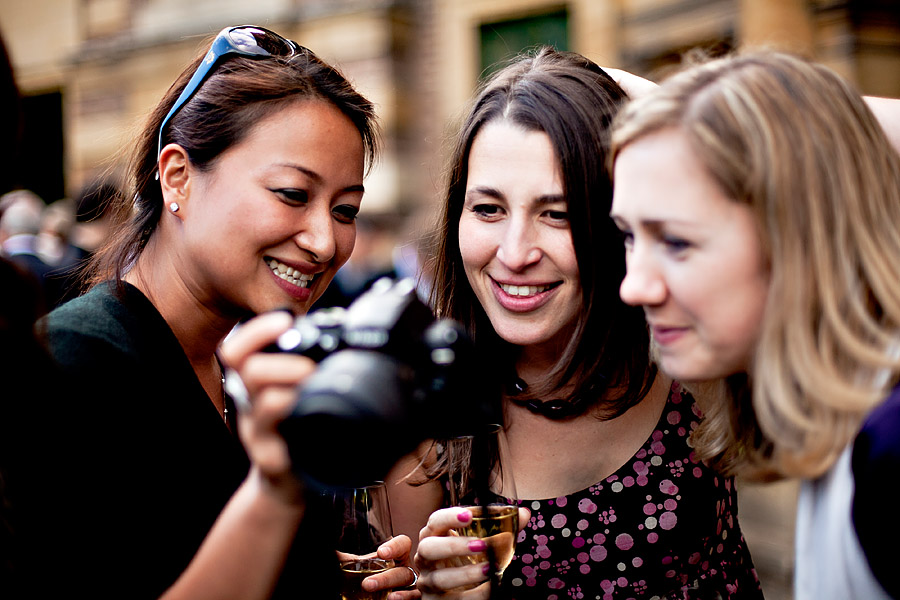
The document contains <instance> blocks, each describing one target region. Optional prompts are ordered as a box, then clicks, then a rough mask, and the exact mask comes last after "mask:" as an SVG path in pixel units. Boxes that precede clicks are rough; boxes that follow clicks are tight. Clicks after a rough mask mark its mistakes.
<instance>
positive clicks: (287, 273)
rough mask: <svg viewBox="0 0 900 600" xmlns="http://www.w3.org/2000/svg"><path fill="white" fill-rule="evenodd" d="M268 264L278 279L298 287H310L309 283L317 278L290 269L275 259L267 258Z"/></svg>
mask: <svg viewBox="0 0 900 600" xmlns="http://www.w3.org/2000/svg"><path fill="white" fill-rule="evenodd" d="M266 264H267V265H269V268H270V269H272V273H274V274H275V276H276V277H279V278H280V279H282V280H284V281H287V282H288V283H290V284H291V285H295V286H297V287H301V288H305V287H309V283H310V282H311V281H312V280H313V278H314V277H315V275H314V274H307V273H301V272H300V271H298V270H297V269H295V268H293V267H290V266H288V265H286V264H284V263H283V262H279V261H277V260H275V259H274V258H267V259H266Z"/></svg>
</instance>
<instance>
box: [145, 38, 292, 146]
mask: <svg viewBox="0 0 900 600" xmlns="http://www.w3.org/2000/svg"><path fill="white" fill-rule="evenodd" d="M302 52H309V51H308V50H307V49H306V48H304V47H303V46H301V45H299V44H297V43H296V42H294V41H292V40H289V39H287V38H283V37H281V36H280V35H278V34H277V33H275V32H274V31H269V30H268V29H265V28H263V27H258V26H256V25H239V26H237V27H226V28H225V29H223V30H222V31H220V32H219V35H217V36H216V39H214V40H213V43H212V46H211V47H210V49H209V52H207V53H206V56H205V57H204V58H203V62H201V63H200V66H199V67H197V70H196V71H195V72H194V74H193V76H191V80H190V81H188V83H187V85H186V86H184V90H183V91H182V92H181V95H180V96H178V99H177V100H176V101H175V104H173V105H172V108H171V109H170V110H169V114H167V115H166V118H165V119H163V120H162V124H161V125H160V126H159V141H158V142H157V150H156V156H157V158H159V155H160V154H162V138H163V131H164V130H165V128H166V125H168V124H169V121H170V120H171V119H172V117H173V116H174V115H175V113H177V112H178V111H179V110H181V107H183V106H184V105H185V104H186V103H187V101H188V100H190V99H191V97H192V96H193V95H194V93H195V92H196V91H197V90H198V89H199V88H200V86H201V85H202V84H203V82H204V81H206V78H207V77H209V74H210V73H212V72H213V69H215V68H216V67H217V66H218V65H219V63H221V62H222V61H223V60H224V59H225V58H227V57H229V56H232V55H235V54H236V55H239V56H246V57H247V58H268V57H272V56H274V57H279V58H291V57H292V56H295V55H297V54H300V53H302Z"/></svg>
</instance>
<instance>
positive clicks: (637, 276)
mask: <svg viewBox="0 0 900 600" xmlns="http://www.w3.org/2000/svg"><path fill="white" fill-rule="evenodd" d="M625 265H626V268H627V270H626V272H625V279H623V280H622V284H621V285H620V286H619V297H621V298H622V302H624V303H625V304H630V305H632V306H655V305H659V304H662V303H663V301H664V300H665V299H666V283H665V281H664V279H663V277H662V274H661V273H660V272H659V270H658V268H657V267H656V265H655V264H654V263H653V260H652V258H651V257H650V256H648V255H647V253H646V252H644V251H643V250H636V249H631V250H629V251H628V252H627V253H626V255H625Z"/></svg>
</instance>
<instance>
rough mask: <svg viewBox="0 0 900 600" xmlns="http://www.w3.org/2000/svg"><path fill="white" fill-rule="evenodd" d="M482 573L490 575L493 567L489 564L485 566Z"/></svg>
mask: <svg viewBox="0 0 900 600" xmlns="http://www.w3.org/2000/svg"><path fill="white" fill-rule="evenodd" d="M481 572H482V573H484V574H485V575H487V574H488V573H490V572H491V565H490V564H487V565H484V566H483V567H481Z"/></svg>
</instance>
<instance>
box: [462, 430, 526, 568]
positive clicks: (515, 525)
mask: <svg viewBox="0 0 900 600" xmlns="http://www.w3.org/2000/svg"><path fill="white" fill-rule="evenodd" d="M444 451H445V452H446V453H447V461H448V463H447V464H448V466H449V473H450V478H449V489H448V492H449V500H450V504H451V505H452V506H461V507H465V508H467V509H468V510H469V511H470V512H471V513H472V520H471V521H470V522H469V524H468V525H466V526H462V527H459V528H458V530H457V531H458V535H462V536H470V537H477V538H481V539H483V540H484V541H485V542H486V543H487V550H486V551H485V553H484V555H482V554H476V555H468V556H466V557H464V559H463V561H464V562H463V561H456V565H457V566H462V565H463V564H477V563H479V562H482V561H483V560H484V558H485V555H486V556H487V559H488V561H489V562H490V564H491V565H492V568H491V574H492V581H493V582H494V583H498V582H499V581H500V577H502V575H503V571H504V570H506V567H508V566H509V563H510V562H511V561H512V558H513V555H514V554H515V549H516V536H517V535H518V533H519V509H518V507H517V497H516V485H515V481H514V479H513V476H512V468H511V466H510V464H511V463H510V461H509V448H508V446H507V442H506V435H505V433H504V431H503V428H502V427H501V426H499V425H491V426H488V427H486V428H485V429H484V430H483V431H481V432H478V433H476V434H475V435H469V436H461V437H457V438H453V439H451V440H448V441H447V442H446V445H445V448H444Z"/></svg>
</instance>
